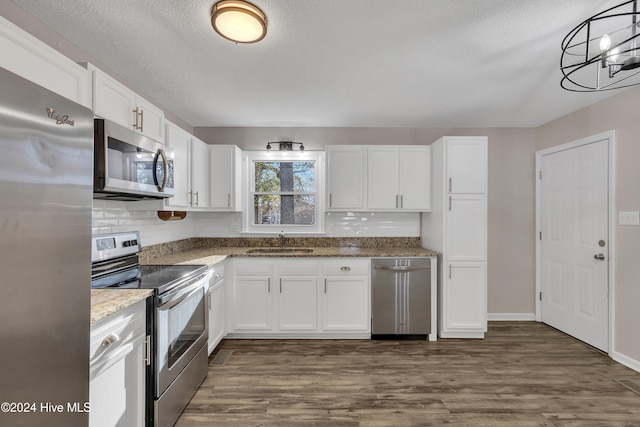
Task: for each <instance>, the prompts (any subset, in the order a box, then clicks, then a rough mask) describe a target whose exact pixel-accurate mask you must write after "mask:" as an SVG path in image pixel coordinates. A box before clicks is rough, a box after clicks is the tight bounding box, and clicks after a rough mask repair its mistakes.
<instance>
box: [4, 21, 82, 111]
mask: <svg viewBox="0 0 640 427" xmlns="http://www.w3.org/2000/svg"><path fill="white" fill-rule="evenodd" d="M0 52H2V54H1V55H0V67H3V68H4V69H6V70H8V71H11V72H12V73H14V74H17V75H19V76H21V77H23V78H25V79H27V80H30V81H32V82H34V83H36V84H38V85H40V86H42V87H44V88H46V89H49V90H50V91H52V92H55V93H57V94H59V95H61V96H64V97H65V98H68V99H70V100H72V101H75V102H77V103H78V104H81V105H84V106H85V107H87V108H91V106H92V100H91V98H92V93H91V73H90V72H89V71H87V69H85V68H84V67H82V66H81V65H78V64H77V63H75V62H73V61H72V60H71V59H69V58H67V57H66V56H64V55H62V54H61V53H60V52H58V51H56V50H55V49H52V48H51V47H50V46H48V45H46V44H45V43H43V42H41V41H40V40H38V39H37V38H35V37H33V36H32V35H31V34H29V33H27V32H26V31H24V30H22V29H21V28H19V27H17V26H15V25H14V24H13V23H11V22H9V21H7V20H6V19H5V18H3V17H2V16H0Z"/></svg>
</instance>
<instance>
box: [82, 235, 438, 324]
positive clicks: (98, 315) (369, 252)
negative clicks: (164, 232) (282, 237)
mask: <svg viewBox="0 0 640 427" xmlns="http://www.w3.org/2000/svg"><path fill="white" fill-rule="evenodd" d="M256 249H257V250H265V249H266V250H274V249H275V250H276V252H275V253H273V252H266V253H265V252H262V253H261V252H257V253H256V252H252V251H255V250H256ZM287 249H292V250H294V251H293V252H282V253H280V252H277V250H278V248H273V247H263V246H261V247H250V246H221V247H208V248H198V249H184V250H178V251H176V252H174V253H171V254H156V255H157V256H143V257H141V258H140V262H141V263H142V264H149V265H151V264H155V265H160V264H165V265H175V264H192V265H194V264H197V265H208V266H213V265H215V264H217V263H219V262H221V261H224V260H225V259H226V258H227V257H232V258H239V257H246V258H273V257H286V258H310V257H363V258H380V257H393V258H401V257H430V256H437V255H440V254H439V253H438V252H436V251H432V250H430V249H425V248H421V247H411V246H383V247H357V246H328V247H322V246H309V247H299V246H291V247H288V248H287ZM296 249H303V250H311V252H303V251H298V252H296V251H295V250H296ZM152 293H153V291H152V290H149V289H93V290H92V291H91V324H94V323H95V322H97V321H99V320H101V319H104V318H105V317H107V316H110V315H112V314H114V313H117V312H118V311H120V310H123V309H125V308H127V307H128V306H130V305H133V304H135V303H137V302H138V301H142V300H144V299H146V298H147V297H149V296H150V295H152Z"/></svg>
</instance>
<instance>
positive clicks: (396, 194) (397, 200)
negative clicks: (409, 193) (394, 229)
mask: <svg viewBox="0 0 640 427" xmlns="http://www.w3.org/2000/svg"><path fill="white" fill-rule="evenodd" d="M397 208H398V195H397V194H396V209H397Z"/></svg>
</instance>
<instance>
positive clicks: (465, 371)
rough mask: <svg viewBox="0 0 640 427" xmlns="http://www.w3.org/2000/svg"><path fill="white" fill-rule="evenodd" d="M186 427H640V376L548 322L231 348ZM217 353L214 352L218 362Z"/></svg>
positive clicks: (231, 343) (183, 421)
mask: <svg viewBox="0 0 640 427" xmlns="http://www.w3.org/2000/svg"><path fill="white" fill-rule="evenodd" d="M221 350H226V351H232V354H231V356H230V357H229V358H228V359H227V361H226V362H225V363H224V364H223V365H218V364H214V363H212V361H213V358H211V359H210V363H209V376H208V377H207V379H206V380H205V381H204V383H203V384H202V386H201V387H200V389H199V390H198V392H197V393H196V394H195V396H194V397H193V399H192V400H191V402H190V403H189V405H188V406H187V408H186V409H185V411H184V413H183V414H182V416H181V418H180V419H179V420H178V422H177V424H176V426H177V427H187V426H298V425H319V426H413V425H421V426H439V425H458V426H460V425H464V426H517V427H520V426H562V427H568V426H606V427H609V426H640V395H639V394H636V393H634V392H633V391H631V390H629V389H628V388H626V387H624V386H623V385H621V384H620V383H618V382H617V381H620V380H623V381H624V380H626V381H632V383H633V384H637V385H638V386H640V373H637V372H635V371H633V370H631V369H629V368H627V367H625V366H623V365H621V364H619V363H617V362H615V361H613V360H612V359H610V358H609V357H608V356H607V355H605V354H602V353H601V352H599V351H597V350H595V349H593V348H591V347H589V346H587V345H585V344H583V343H582V342H580V341H577V340H575V339H573V338H571V337H568V336H567V335H564V334H563V333H561V332H558V331H556V330H555V329H553V328H550V327H548V326H546V325H544V324H541V323H536V322H491V323H490V324H489V332H488V333H487V334H486V338H485V339H484V340H457V339H456V340H454V339H447V340H439V341H437V342H425V341H367V340H224V341H223V342H222V343H221V344H220V346H219V348H218V349H217V350H216V351H217V352H218V351H221ZM215 355H216V353H214V354H213V356H215Z"/></svg>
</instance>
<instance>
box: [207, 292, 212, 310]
mask: <svg viewBox="0 0 640 427" xmlns="http://www.w3.org/2000/svg"><path fill="white" fill-rule="evenodd" d="M207 296H208V297H209V304H208V305H209V310H211V292H208V293H207Z"/></svg>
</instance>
